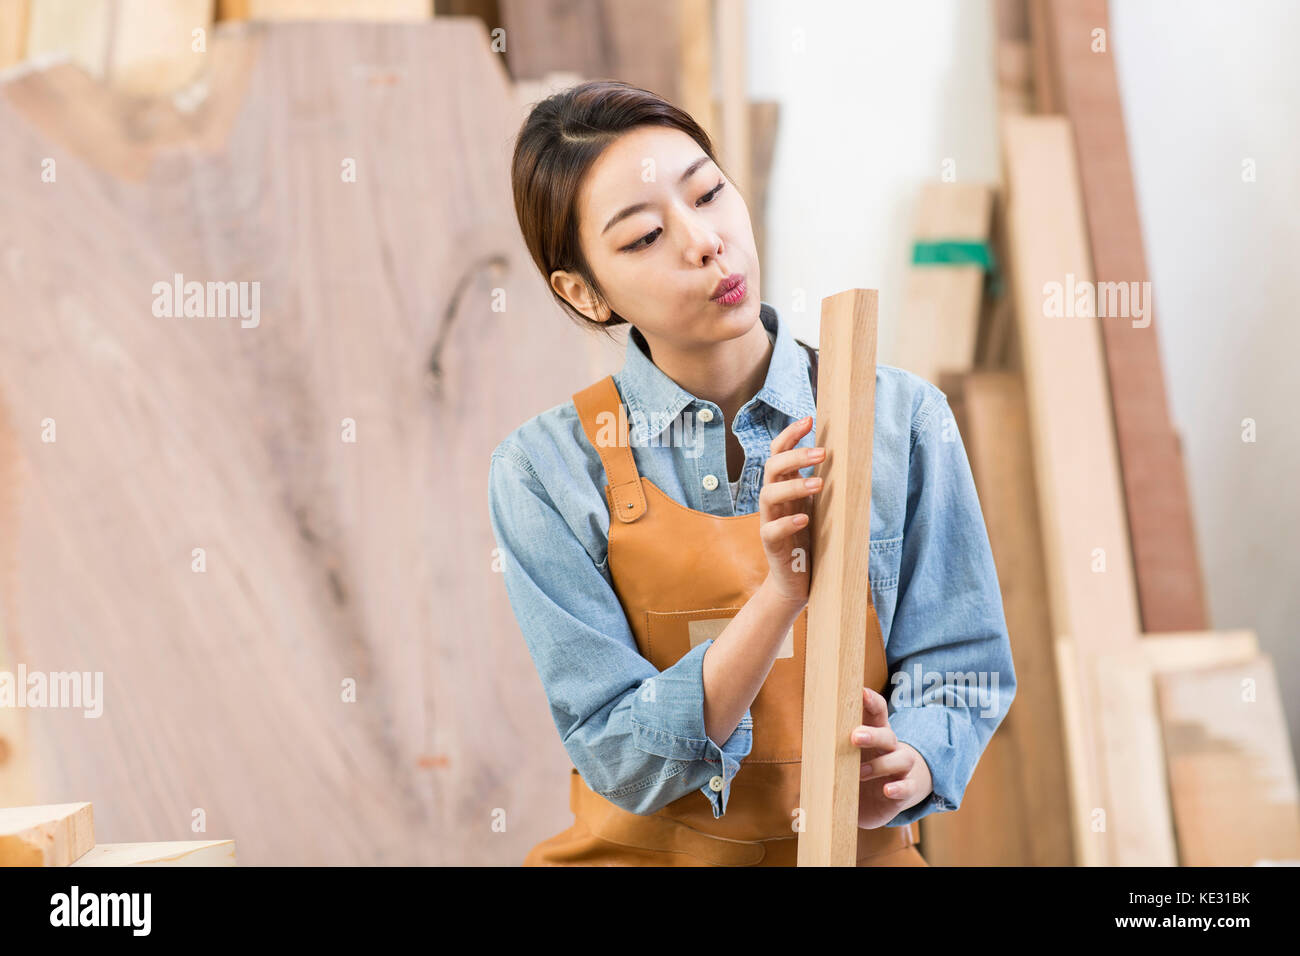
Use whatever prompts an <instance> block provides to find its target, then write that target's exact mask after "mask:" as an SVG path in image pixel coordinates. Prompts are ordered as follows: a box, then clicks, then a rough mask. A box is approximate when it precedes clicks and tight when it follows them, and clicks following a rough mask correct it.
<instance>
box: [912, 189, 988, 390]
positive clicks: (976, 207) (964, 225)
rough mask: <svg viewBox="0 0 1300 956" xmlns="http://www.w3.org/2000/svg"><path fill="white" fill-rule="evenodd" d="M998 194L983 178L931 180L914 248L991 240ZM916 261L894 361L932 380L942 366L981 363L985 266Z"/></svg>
mask: <svg viewBox="0 0 1300 956" xmlns="http://www.w3.org/2000/svg"><path fill="white" fill-rule="evenodd" d="M992 202H993V194H992V191H991V189H990V188H989V187H988V186H987V185H985V184H983V183H966V182H954V183H939V182H932V183H926V184H924V185H923V186H922V187H921V191H920V195H919V196H918V198H917V205H916V217H915V222H914V224H913V226H912V238H913V244H914V248H915V246H916V245H920V244H923V243H936V242H946V241H959V242H981V243H983V242H987V241H988V238H989V220H990V216H991V214H992ZM913 259H914V261H913V264H912V265H911V266H910V267H909V268H908V270H907V291H906V293H905V301H904V305H903V317H902V322H901V323H900V326H899V330H898V335H897V337H896V339H895V342H894V353H893V359H892V360H891V362H890V364H891V365H897V366H898V367H900V368H905V369H907V370H908V371H910V372H915V373H916V374H917V375H919V376H921V378H923V379H925V380H926V381H927V382H935V383H937V382H938V381H939V373H940V371H941V370H952V371H964V370H966V369H970V368H973V367H974V365H975V339H976V332H977V329H978V323H979V314H980V302H981V300H982V299H983V292H984V275H985V272H984V269H983V267H982V266H979V265H976V264H960V263H930V264H918V263H916V262H915V254H914V256H913Z"/></svg>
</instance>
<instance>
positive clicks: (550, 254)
mask: <svg viewBox="0 0 1300 956" xmlns="http://www.w3.org/2000/svg"><path fill="white" fill-rule="evenodd" d="M638 126H667V127H671V128H673V129H679V130H681V131H682V132H683V133H685V134H686V135H687V136H689V137H691V139H693V140H695V142H696V143H698V144H699V146H700V149H702V150H704V152H705V153H706V154H707V155H708V157H709V158H710V159H712V160H713V161H714V163H717V164H718V168H719V169H721V168H722V164H721V163H718V159H717V157H716V156H714V154H713V143H712V141H711V140H710V139H709V134H708V133H706V132H705V131H704V130H703V129H702V128H701V127H700V125H699V124H698V123H696V122H695V120H693V119H691V117H690V115H689V114H688V113H686V112H684V111H683V110H680V109H678V108H677V107H676V106H673V104H671V103H669V102H668V101H667V100H665V99H664V98H663V97H661V96H659V95H657V94H655V93H651V92H650V91H649V90H643V89H641V88H640V87H636V86H630V85H628V84H627V83H620V82H617V81H615V80H592V81H590V82H586V83H581V84H579V85H577V86H574V87H572V88H570V89H567V90H563V91H561V92H559V93H555V94H553V95H552V96H548V97H547V98H546V99H544V100H542V101H540V102H539V103H537V104H535V105H534V106H533V108H532V111H531V112H530V113H529V114H528V118H527V119H526V120H524V124H523V126H522V127H521V128H520V130H519V136H518V138H517V139H516V140H515V153H514V159H513V160H512V162H511V166H510V180H511V184H512V186H513V188H514V195H515V215H516V216H517V217H518V219H519V228H520V230H521V231H522V232H523V234H524V242H525V243H526V244H527V246H528V252H529V254H531V255H532V257H533V262H534V263H536V265H537V268H538V269H540V270H541V272H542V276H543V277H544V278H545V279H546V283H547V287H548V288H550V289H551V295H553V296H554V297H555V299H556V301H557V302H558V303H559V304H560V307H561V308H563V309H564V310H565V311H566V312H567V313H568V314H569V315H570V316H571V317H572V318H573V319H575V320H576V321H577V322H578V324H579V325H584V326H587V327H589V328H596V329H602V328H603V329H605V331H606V332H608V331H609V327H612V326H615V325H622V324H626V323H627V319H625V318H623V317H622V316H621V315H619V314H618V313H616V312H614V311H613V309H612V308H611V309H610V318H609V321H607V322H605V323H603V324H602V323H600V322H595V321H593V320H591V319H588V318H587V317H586V316H585V315H583V314H582V313H581V312H579V311H578V310H577V309H575V308H574V307H573V306H572V305H570V304H569V303H568V302H567V301H566V300H565V299H564V297H563V296H561V295H560V294H559V293H558V292H556V291H555V289H554V288H553V287H551V285H550V281H551V273H552V272H554V271H555V270H556V269H563V270H567V271H571V272H575V273H577V274H578V275H579V276H581V277H582V279H583V281H585V282H586V284H587V287H588V288H589V289H590V290H591V292H592V295H593V296H594V297H595V299H596V301H597V302H600V303H601V304H602V305H605V306H608V302H607V301H606V300H605V296H604V293H603V292H602V291H601V288H600V284H599V283H598V282H597V281H596V277H595V275H594V274H592V271H591V267H590V266H589V265H588V264H587V260H586V257H585V256H584V255H583V254H582V244H581V243H580V242H579V238H578V211H577V205H578V190H579V187H580V185H581V184H582V179H583V177H584V176H585V175H586V174H587V170H589V169H590V168H591V165H592V164H593V163H594V162H595V161H596V159H597V158H598V157H599V156H600V154H601V153H602V152H603V151H604V150H605V147H607V146H608V145H609V144H610V143H612V142H614V141H615V140H616V139H617V138H618V137H619V136H620V135H622V134H623V133H625V132H627V131H628V130H631V129H634V128H636V127H638Z"/></svg>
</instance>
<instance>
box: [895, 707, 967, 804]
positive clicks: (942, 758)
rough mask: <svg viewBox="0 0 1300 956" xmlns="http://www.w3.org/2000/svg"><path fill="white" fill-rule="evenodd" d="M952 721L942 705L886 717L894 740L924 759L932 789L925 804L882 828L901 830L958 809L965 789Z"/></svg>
mask: <svg viewBox="0 0 1300 956" xmlns="http://www.w3.org/2000/svg"><path fill="white" fill-rule="evenodd" d="M952 721H953V715H952V713H951V709H950V708H948V707H945V706H943V705H942V704H923V705H921V706H916V707H899V708H898V709H897V710H895V711H894V712H893V713H892V714H890V715H889V726H890V729H891V730H893V731H894V736H895V737H897V738H898V740H899V741H900V742H901V743H905V744H908V745H910V746H912V747H914V748H915V749H916V751H917V753H919V754H920V755H921V756H922V757H923V758H924V759H925V763H926V766H928V767H929V768H930V779H931V781H932V787H933V789H932V790H931V792H930V793H929V795H928V796H926V798H925V799H924V800H922V801H921V802H920V803H918V804H916V805H915V806H912V807H908V808H907V809H906V810H903V811H901V812H900V813H898V814H897V815H896V816H895V817H894V818H893V819H892V820H890V821H889V822H888V823H886V824H885V826H887V827H904V826H907V825H908V824H909V823H913V822H914V821H916V820H919V819H921V818H922V817H925V816H928V815H929V814H931V813H939V812H942V811H945V810H956V809H957V807H958V806H960V805H961V798H962V794H963V792H964V791H965V789H966V788H965V783H964V782H963V781H962V780H961V779H959V774H960V770H959V768H958V766H957V760H956V756H957V753H958V750H957V748H956V747H955V746H954V744H953V727H952Z"/></svg>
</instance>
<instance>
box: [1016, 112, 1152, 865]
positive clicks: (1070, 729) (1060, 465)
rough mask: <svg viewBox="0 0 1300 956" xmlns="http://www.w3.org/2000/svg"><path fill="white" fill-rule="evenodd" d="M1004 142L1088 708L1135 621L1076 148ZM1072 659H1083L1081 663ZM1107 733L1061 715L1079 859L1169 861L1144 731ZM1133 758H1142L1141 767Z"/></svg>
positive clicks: (1068, 647) (1063, 601) (1027, 333)
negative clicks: (1103, 670) (1099, 677)
mask: <svg viewBox="0 0 1300 956" xmlns="http://www.w3.org/2000/svg"><path fill="white" fill-rule="evenodd" d="M1002 133H1003V139H1002V145H1003V152H1004V158H1005V164H1006V169H1007V189H1008V209H1007V226H1008V232H1009V235H1010V246H1011V250H1012V274H1013V282H1014V286H1015V311H1016V322H1017V325H1016V332H1017V340H1018V342H1019V347H1020V353H1021V362H1020V364H1021V368H1022V369H1023V372H1024V378H1025V393H1026V397H1027V400H1028V408H1029V420H1030V431H1031V435H1032V447H1033V453H1034V475H1035V483H1036V487H1037V489H1038V501H1039V511H1040V515H1041V523H1042V529H1043V538H1044V555H1045V558H1046V570H1047V583H1048V595H1049V607H1050V609H1051V618H1052V628H1053V635H1054V640H1056V642H1057V645H1058V653H1060V652H1064V653H1065V654H1066V657H1067V660H1066V662H1065V665H1064V666H1065V667H1066V674H1067V675H1073V676H1074V677H1075V678H1077V679H1078V680H1079V682H1080V688H1081V690H1082V693H1081V694H1080V695H1079V696H1078V697H1077V698H1076V699H1075V701H1074V703H1075V704H1078V705H1079V706H1082V707H1084V708H1088V707H1089V706H1090V701H1091V700H1092V696H1091V694H1090V690H1089V688H1090V687H1091V686H1092V684H1093V681H1094V674H1093V668H1092V662H1091V660H1090V657H1091V655H1096V654H1100V653H1104V652H1119V651H1123V650H1124V649H1125V648H1126V647H1128V646H1130V645H1132V644H1133V643H1134V642H1135V641H1137V640H1138V634H1139V621H1138V616H1137V604H1136V595H1135V591H1134V587H1133V571H1132V565H1131V561H1130V557H1131V556H1130V552H1129V546H1128V527H1127V523H1126V522H1125V519H1124V506H1123V499H1122V496H1121V490H1120V486H1119V468H1118V463H1117V461H1116V459H1115V446H1114V430H1113V426H1112V422H1111V416H1110V401H1109V394H1108V392H1107V390H1106V381H1105V371H1104V368H1103V366H1102V356H1101V343H1100V336H1099V332H1098V327H1097V321H1096V318H1095V316H1094V315H1092V314H1091V312H1090V311H1089V310H1088V309H1087V308H1076V299H1075V289H1077V288H1079V287H1084V286H1086V285H1087V284H1088V283H1089V282H1090V281H1091V267H1090V264H1089V261H1088V251H1087V240H1086V236H1085V234H1084V226H1083V212H1082V209H1081V208H1080V196H1079V190H1078V180H1077V176H1076V173H1075V169H1074V160H1073V144H1072V142H1071V136H1070V129H1069V125H1068V122H1067V121H1066V120H1065V119H1063V118H1061V117H1053V116H1006V117H1004V118H1003V121H1002ZM1084 302H1085V305H1086V300H1084ZM1058 313H1063V314H1058ZM1078 313H1082V314H1078ZM1062 642H1065V643H1064V644H1063V643H1062ZM1076 654H1077V655H1083V659H1082V660H1081V661H1078V662H1076V661H1075V660H1074V655H1076ZM1059 663H1060V662H1059V661H1058V664H1059ZM1129 690H1131V691H1133V692H1135V693H1137V694H1138V698H1137V699H1133V700H1130V701H1128V706H1124V707H1120V708H1119V709H1118V714H1120V715H1122V719H1126V720H1129V721H1132V727H1131V729H1132V731H1133V733H1134V734H1140V733H1141V732H1142V730H1143V729H1144V728H1146V727H1148V726H1149V721H1148V720H1147V719H1146V715H1144V714H1143V711H1142V708H1143V707H1144V706H1145V703H1144V702H1147V701H1146V697H1145V695H1143V694H1142V693H1141V687H1140V686H1139V687H1134V686H1132V685H1130V684H1129V683H1127V682H1117V683H1116V685H1115V686H1114V687H1113V688H1110V689H1109V692H1111V693H1112V695H1122V694H1123V693H1125V692H1126V691H1129ZM1063 692H1064V691H1063ZM1065 701H1066V698H1064V697H1063V702H1065ZM1119 719H1121V718H1120V717H1116V720H1119ZM1113 729H1114V722H1113V721H1112V722H1111V723H1109V724H1107V725H1106V726H1101V725H1100V724H1099V723H1098V715H1097V714H1096V713H1095V712H1093V711H1091V710H1088V709H1085V710H1083V711H1080V712H1078V713H1075V714H1070V713H1067V714H1066V730H1067V733H1075V734H1078V735H1080V736H1079V738H1078V739H1076V740H1074V741H1072V742H1071V746H1070V747H1069V748H1068V752H1069V753H1070V755H1071V758H1072V765H1071V773H1072V778H1073V783H1072V786H1073V787H1074V788H1075V792H1076V795H1077V797H1078V798H1079V799H1081V800H1084V801H1087V802H1086V803H1076V804H1075V805H1074V812H1075V821H1074V822H1075V850H1076V854H1077V856H1078V859H1079V861H1080V862H1081V863H1083V864H1084V865H1092V864H1098V863H1099V864H1102V865H1124V864H1126V863H1139V864H1147V865H1164V861H1172V860H1173V858H1174V847H1173V835H1172V824H1171V821H1170V816H1169V805H1168V799H1167V795H1166V794H1165V791H1164V789H1163V775H1162V772H1161V767H1162V764H1161V763H1159V762H1152V760H1151V759H1149V758H1150V757H1151V754H1150V753H1146V748H1147V746H1148V745H1149V744H1150V743H1151V741H1150V738H1149V736H1139V737H1133V738H1125V737H1123V736H1122V733H1121V734H1118V735H1117V734H1115V733H1112V732H1110V731H1112V730H1113ZM1121 730H1122V728H1121ZM1129 743H1135V744H1136V745H1138V750H1137V751H1134V750H1133V749H1132V748H1130V747H1128V746H1127V745H1128V744H1129ZM1112 747H1120V748H1121V749H1120V750H1112V749H1109V748H1112ZM1139 752H1142V753H1146V757H1147V758H1148V759H1145V760H1143V759H1137V754H1138V753H1139ZM1098 811H1101V813H1102V814H1104V816H1105V819H1106V820H1107V821H1108V823H1107V824H1106V827H1105V829H1103V830H1101V831H1096V830H1094V826H1095V822H1094V821H1095V820H1096V819H1097V812H1098ZM1098 832H1101V833H1102V834H1103V838H1102V839H1101V840H1098V839H1097V836H1096V834H1097V833H1098ZM1117 833H1140V834H1142V840H1141V841H1139V842H1136V843H1131V844H1126V843H1124V842H1123V841H1122V840H1120V839H1119V838H1118V837H1116V834H1117Z"/></svg>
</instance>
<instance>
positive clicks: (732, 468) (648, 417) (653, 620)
mask: <svg viewBox="0 0 1300 956" xmlns="http://www.w3.org/2000/svg"><path fill="white" fill-rule="evenodd" d="M513 184H514V197H515V209H516V212H517V214H518V218H519V223H520V227H521V228H522V230H523V235H524V239H525V241H526V242H527V245H528V249H529V251H530V252H531V254H532V256H533V259H534V261H535V262H536V264H537V266H538V268H539V269H540V270H541V272H542V274H543V275H544V276H545V277H546V278H547V281H548V282H549V283H550V286H551V289H552V291H553V294H554V295H555V297H556V299H557V300H558V302H559V303H560V305H561V307H562V308H564V309H565V310H567V311H568V313H569V314H570V315H571V316H572V317H573V318H575V319H576V320H577V321H579V322H581V323H583V324H585V325H589V326H590V327H592V328H593V329H597V330H600V329H606V330H607V329H609V328H610V327H612V326H615V325H624V324H626V325H628V326H629V327H630V329H629V332H628V338H627V359H626V362H625V364H624V366H623V368H622V370H621V371H619V372H618V373H617V374H615V375H612V376H608V377H606V378H604V379H602V380H601V381H599V382H596V383H595V384H593V385H591V386H590V387H588V388H586V389H583V390H582V391H580V392H578V393H577V394H575V395H574V396H573V400H572V401H570V402H566V403H564V404H562V405H557V406H555V407H553V408H550V409H547V410H546V411H543V412H541V413H540V414H538V415H536V416H534V417H533V418H530V419H529V420H528V421H526V422H524V423H523V424H522V425H520V426H519V427H518V428H516V429H515V430H514V431H513V432H511V434H510V435H509V436H507V437H506V438H505V439H504V440H503V441H501V443H500V444H499V445H498V446H497V448H496V449H495V451H494V452H493V454H492V459H491V466H490V477H489V492H490V494H489V500H490V511H491V519H492V527H493V531H494V534H495V536H496V540H497V544H498V545H499V547H500V553H501V555H502V559H503V563H504V572H505V583H506V589H507V592H508V595H509V599H510V602H511V606H512V607H513V608H514V612H515V615H516V617H517V618H518V621H519V626H520V628H521V629H522V631H523V635H524V639H525V641H526V642H527V644H528V649H529V652H530V654H531V655H532V658H533V661H534V663H535V664H536V666H537V671H538V674H539V675H540V677H541V680H542V684H543V687H544V688H545V691H546V695H547V698H548V700H549V702H550V709H551V716H552V718H553V720H554V722H555V726H556V728H557V730H558V731H559V733H560V737H561V740H562V741H563V743H564V746H565V749H566V751H567V752H568V754H569V756H570V758H571V759H572V762H573V765H574V766H573V768H572V771H571V774H570V786H571V791H570V803H571V807H572V809H573V812H574V824H573V826H572V827H570V828H568V829H566V830H565V831H564V832H562V833H560V834H557V835H556V836H554V837H551V838H550V839H548V840H545V841H543V842H542V843H540V844H538V845H537V846H536V847H534V848H533V850H532V851H531V852H530V853H529V854H528V857H527V859H526V860H525V861H524V864H525V865H667V866H707V865H762V866H792V865H794V864H795V862H796V848H797V837H798V833H799V831H800V830H802V829H803V827H802V826H801V820H802V811H801V809H800V807H799V785H800V754H801V749H802V732H803V728H802V715H803V690H804V685H803V679H804V641H805V637H806V624H807V608H806V605H807V600H808V570H807V561H806V555H807V554H808V549H809V542H808V538H807V535H808V530H807V525H808V517H807V512H808V509H809V507H810V506H811V505H813V504H814V501H815V497H816V494H817V491H818V488H819V486H820V480H819V479H816V478H812V479H810V476H811V472H812V470H813V466H814V465H815V464H816V463H817V462H818V461H820V460H821V459H822V457H823V454H824V452H823V450H822V449H818V448H815V447H813V439H814V436H815V428H814V415H815V412H816V403H815V387H816V362H817V354H816V350H814V349H812V348H811V347H809V346H807V345H806V344H804V343H802V342H799V341H798V340H796V339H795V338H794V337H793V336H792V334H791V332H790V329H789V326H788V325H787V324H786V323H785V322H783V321H782V320H781V319H780V318H779V316H778V315H777V312H776V310H775V309H774V308H772V307H771V306H770V305H768V304H767V303H764V302H762V301H761V300H760V298H759V279H760V276H759V263H758V255H757V252H756V250H755V246H754V235H753V231H752V228H751V225H750V219H749V211H748V209H747V207H746V205H745V201H744V199H743V198H742V196H741V195H740V192H739V190H737V188H736V186H735V184H734V183H732V182H731V181H730V180H729V179H727V177H726V174H725V173H724V172H723V170H722V168H721V166H720V165H719V164H718V162H717V159H716V157H715V156H714V153H713V147H712V144H711V142H710V140H709V137H708V136H707V135H706V134H705V133H704V131H703V130H702V129H700V127H699V126H698V125H697V124H696V123H695V122H694V121H693V120H692V119H691V118H690V117H689V116H688V115H686V114H685V113H683V112H682V111H680V110H678V109H677V108H676V107H674V106H673V105H672V104H670V103H667V102H665V101H664V100H663V99H661V98H659V97H657V96H655V95H654V94H652V93H650V92H647V91H645V90H641V89H637V88H635V87H631V86H628V85H625V84H622V83H615V82H606V81H600V82H590V83H585V84H582V85H580V86H577V87H575V88H573V89H570V90H568V91H565V92H562V93H559V94H556V95H554V96H551V97H550V98H548V99H546V100H543V101H542V102H540V103H539V104H537V105H536V106H535V107H534V109H533V110H532V112H531V114H530V115H529V117H528V119H527V120H526V121H525V123H524V125H523V127H522V129H521V131H520V134H519V137H518V141H517V144H516V148H515V154H514V164H513ZM875 416H876V423H875V438H874V444H873V456H874V457H873V460H872V487H871V544H870V566H869V568H868V575H869V580H868V581H863V582H862V584H863V587H864V588H866V589H868V593H869V595H870V605H871V607H870V611H869V614H868V618H869V620H868V629H867V634H866V635H864V637H865V639H866V640H867V642H868V647H867V650H868V653H867V668H866V673H864V675H863V696H862V704H863V719H862V726H861V727H859V728H858V729H857V730H856V731H855V733H854V737H853V743H854V744H855V745H856V746H859V747H861V748H862V772H861V783H860V790H859V807H860V810H859V820H858V824H859V830H858V834H859V850H858V859H859V865H860V866H874V865H920V866H924V865H926V864H925V860H924V859H923V858H922V857H921V855H920V854H919V853H918V851H917V849H916V846H915V843H916V828H915V826H914V824H915V821H916V820H918V819H919V818H921V817H923V816H926V815H927V814H930V813H933V812H936V811H943V810H955V809H956V808H957V807H958V806H959V805H960V803H961V799H962V794H963V792H964V791H965V788H966V784H967V783H968V781H969V780H970V777H971V773H972V772H973V770H974V768H975V764H976V762H977V761H978V759H979V756H980V754H981V752H982V751H983V749H984V747H985V745H986V744H987V743H988V741H989V737H990V736H991V735H992V734H993V731H994V730H995V729H996V728H997V726H998V724H999V723H1000V722H1001V721H1002V718H1003V717H1004V716H1005V715H1006V712H1007V708H1008V707H1009V706H1010V703H1011V699H1012V697H1013V695H1014V693H1015V675H1014V671H1013V669H1012V662H1011V650H1010V643H1009V641H1008V637H1007V633H1006V622H1005V619H1004V617H1003V611H1002V601H1001V597H1000V593H999V589H998V582H997V574H996V571H995V569H994V565H993V558H992V554H991V552H990V549H989V544H988V538H987V535H986V532H985V528H984V523H983V519H982V516H981V513H980V507H979V501H978V499H977V497H976V493H975V487H974V484H973V481H972V478H971V473H970V466H969V464H968V463H967V459H966V456H965V451H964V449H963V446H962V443H961V441H960V438H959V437H958V436H957V433H956V431H955V429H954V427H953V419H952V416H951V412H950V411H949V409H948V405H947V399H946V396H945V395H944V393H943V392H941V391H940V390H939V389H938V388H936V387H935V386H934V385H932V384H930V383H928V382H926V381H924V380H923V379H921V378H919V377H918V376H916V375H913V374H912V373H910V372H906V371H903V370H902V369H897V368H892V367H890V366H887V365H880V366H878V371H877V379H876V408H875ZM809 479H810V480H809ZM890 684H893V685H894V686H893V689H892V691H891V693H890V698H889V699H888V700H886V698H885V697H884V696H883V695H884V693H885V692H886V690H887V689H888V687H889V685H890ZM990 685H991V686H990Z"/></svg>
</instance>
